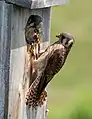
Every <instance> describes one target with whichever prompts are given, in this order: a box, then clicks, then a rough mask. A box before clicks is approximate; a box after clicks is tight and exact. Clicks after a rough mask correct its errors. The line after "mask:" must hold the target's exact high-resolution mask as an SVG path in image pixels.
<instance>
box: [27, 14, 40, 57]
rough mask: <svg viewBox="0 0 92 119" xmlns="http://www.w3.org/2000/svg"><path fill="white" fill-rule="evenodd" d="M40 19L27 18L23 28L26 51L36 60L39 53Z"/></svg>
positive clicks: (35, 16) (34, 16) (32, 16)
mask: <svg viewBox="0 0 92 119" xmlns="http://www.w3.org/2000/svg"><path fill="white" fill-rule="evenodd" d="M41 23H42V18H41V17H40V16H39V15H31V16H30V17H29V18H28V21H27V23H26V27H25V39H26V43H27V51H29V52H30V53H31V55H32V57H34V59H37V58H38V55H39V53H40V29H41Z"/></svg>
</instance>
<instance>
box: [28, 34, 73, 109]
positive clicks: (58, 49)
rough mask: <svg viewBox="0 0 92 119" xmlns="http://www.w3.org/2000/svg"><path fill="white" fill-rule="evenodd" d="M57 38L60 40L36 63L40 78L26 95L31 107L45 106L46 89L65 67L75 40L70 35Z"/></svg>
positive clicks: (36, 79)
mask: <svg viewBox="0 0 92 119" xmlns="http://www.w3.org/2000/svg"><path fill="white" fill-rule="evenodd" d="M56 37H57V38H58V40H57V41H56V42H55V43H53V44H52V45H50V46H49V47H48V48H47V49H46V50H45V51H44V52H43V53H42V54H41V56H40V57H39V58H38V60H37V61H36V65H35V68H36V69H38V70H39V71H38V76H37V77H36V78H35V80H34V81H33V83H32V84H31V85H30V87H29V89H28V92H27V94H26V104H27V105H28V106H29V107H30V106H33V107H37V106H41V105H43V103H44V101H45V99H46V97H47V92H46V91H45V87H46V86H47V84H48V83H49V82H50V81H51V80H52V79H53V77H54V76H55V75H56V74H57V73H58V72H59V71H60V69H61V68H62V66H63V65H64V63H65V61H66V58H67V56H68V54H69V51H70V49H71V47H72V45H73V43H74V39H73V37H72V36H71V35H70V34H69V33H61V34H60V35H58V36H56Z"/></svg>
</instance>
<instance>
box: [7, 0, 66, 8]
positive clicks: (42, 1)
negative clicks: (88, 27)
mask: <svg viewBox="0 0 92 119" xmlns="http://www.w3.org/2000/svg"><path fill="white" fill-rule="evenodd" d="M5 1H6V2H8V3H13V4H16V5H19V6H22V7H27V8H30V9H35V8H45V7H50V6H55V5H62V4H65V3H66V2H67V0H5Z"/></svg>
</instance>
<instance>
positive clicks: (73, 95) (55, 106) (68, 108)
mask: <svg viewBox="0 0 92 119" xmlns="http://www.w3.org/2000/svg"><path fill="white" fill-rule="evenodd" d="M91 11H92V0H69V2H68V3H67V4H66V5H63V6H56V7H53V8H52V17H51V18H52V21H51V39H52V42H53V41H54V40H56V38H55V35H57V34H59V33H61V32H63V31H65V32H69V33H71V34H72V35H73V36H74V38H75V44H74V46H73V48H72V49H71V52H70V54H69V56H68V58H67V61H66V63H65V65H64V67H63V68H62V70H61V71H60V72H59V73H58V74H57V75H56V76H55V77H54V79H53V80H52V82H51V83H50V85H49V97H48V108H49V110H50V111H49V114H48V118H49V119H70V115H72V113H73V112H74V111H75V108H76V106H77V105H79V104H80V105H81V104H83V107H87V109H88V110H89V111H90V112H91V113H92V108H91V107H92V53H91V51H92V14H91ZM79 113H81V114H82V115H83V114H86V113H83V112H82V111H79ZM91 115H92V114H91ZM75 116H76V118H75V117H71V119H83V118H84V117H77V116H78V114H75ZM84 119H92V117H90V118H89V117H86V118H84Z"/></svg>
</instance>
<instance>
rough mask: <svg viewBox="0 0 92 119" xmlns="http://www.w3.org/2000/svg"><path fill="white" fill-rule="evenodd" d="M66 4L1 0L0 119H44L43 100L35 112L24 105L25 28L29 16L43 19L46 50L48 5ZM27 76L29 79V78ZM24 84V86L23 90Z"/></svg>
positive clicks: (48, 39)
mask: <svg viewBox="0 0 92 119" xmlns="http://www.w3.org/2000/svg"><path fill="white" fill-rule="evenodd" d="M27 1H29V2H30V4H28V2H27ZM6 2H8V3H11V4H7V3H6ZM65 2H66V0H61V1H59V0H58V1H57V2H56V1H55V0H53V1H52V2H51V1H50V2H49V1H46V0H41V1H40V0H32V1H31V0H23V1H22V0H0V119H44V118H45V117H46V115H47V102H46V101H45V103H44V105H43V106H42V107H38V108H37V110H36V109H34V108H30V109H29V108H28V107H27V106H26V104H25V92H26V90H27V88H28V80H26V78H25V75H26V74H27V72H26V69H27V68H28V67H27V64H26V63H28V62H26V60H28V59H27V54H26V42H25V25H26V23H27V20H28V18H29V16H30V15H32V14H34V15H39V16H41V17H42V19H43V33H44V35H43V37H42V39H41V50H43V49H46V47H47V46H48V45H49V43H50V9H51V8H50V6H53V5H58V4H63V3H65ZM12 3H13V4H16V5H13V4H12ZM24 3H25V4H24ZM17 5H20V6H17ZM23 7H26V8H23ZM45 7H46V8H45ZM28 8H30V9H28ZM33 8H41V9H33ZM31 9H33V10H31ZM26 76H28V77H29V75H26ZM28 77H27V78H28ZM24 85H26V87H25V88H24V87H23V86H24Z"/></svg>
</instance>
